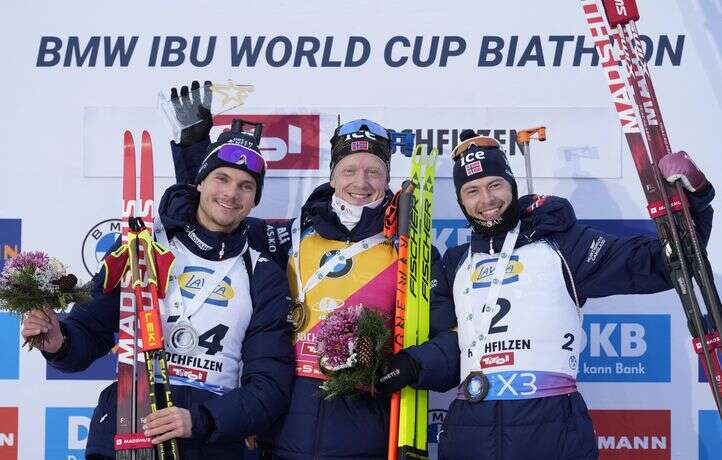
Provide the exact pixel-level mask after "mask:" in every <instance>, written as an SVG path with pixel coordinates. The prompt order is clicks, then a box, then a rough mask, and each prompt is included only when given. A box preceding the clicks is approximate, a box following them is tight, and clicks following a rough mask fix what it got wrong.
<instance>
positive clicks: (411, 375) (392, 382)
mask: <svg viewBox="0 0 722 460" xmlns="http://www.w3.org/2000/svg"><path fill="white" fill-rule="evenodd" d="M419 371H420V368H419V364H418V363H417V362H416V360H415V359H414V358H412V357H411V355H409V354H408V353H406V352H405V351H400V352H398V353H396V354H395V355H391V356H389V357H388V358H386V361H384V364H383V365H382V366H381V377H379V381H378V383H377V384H376V389H377V390H378V391H379V392H380V393H382V394H387V395H388V394H391V393H396V392H397V391H400V390H401V389H402V388H403V387H405V386H407V385H411V384H412V383H415V382H416V380H418V378H419Z"/></svg>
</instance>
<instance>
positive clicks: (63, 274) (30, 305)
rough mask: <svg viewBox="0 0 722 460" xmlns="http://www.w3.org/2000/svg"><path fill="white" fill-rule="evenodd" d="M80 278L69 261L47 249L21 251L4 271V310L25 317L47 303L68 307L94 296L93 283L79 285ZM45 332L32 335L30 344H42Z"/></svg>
mask: <svg viewBox="0 0 722 460" xmlns="http://www.w3.org/2000/svg"><path fill="white" fill-rule="evenodd" d="M77 284H78V278H76V277H75V275H73V274H68V273H67V269H66V267H65V265H63V263H62V262H60V261H59V260H58V259H56V258H54V257H49V256H48V255H47V254H45V253H44V252H40V251H37V252H21V253H19V254H18V255H16V256H15V257H13V258H12V259H10V260H8V261H7V262H6V263H5V267H4V268H3V270H2V272H1V273H0V310H4V311H7V312H10V313H13V314H15V315H17V316H18V317H19V318H20V321H23V319H24V318H25V315H26V314H27V313H29V312H31V311H32V310H40V311H43V308H44V307H48V308H51V309H53V310H55V311H58V312H60V311H65V309H66V308H67V307H68V305H69V304H70V303H72V302H82V301H85V300H88V299H89V298H90V286H89V285H85V286H82V287H76V286H77ZM44 340H45V334H39V335H36V336H33V337H31V338H30V339H28V342H27V343H29V344H30V348H31V349H32V347H33V346H38V345H41V344H42V343H43V342H44Z"/></svg>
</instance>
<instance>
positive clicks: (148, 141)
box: [142, 129, 151, 144]
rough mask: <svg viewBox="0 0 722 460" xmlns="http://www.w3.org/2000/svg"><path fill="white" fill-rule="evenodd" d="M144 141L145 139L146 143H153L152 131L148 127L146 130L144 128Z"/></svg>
mask: <svg viewBox="0 0 722 460" xmlns="http://www.w3.org/2000/svg"><path fill="white" fill-rule="evenodd" d="M142 141H143V143H144V144H146V143H148V144H150V143H151V140H150V133H149V132H148V130H147V129H144V130H143V134H142Z"/></svg>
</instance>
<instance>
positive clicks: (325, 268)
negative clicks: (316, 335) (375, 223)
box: [291, 218, 386, 303]
mask: <svg viewBox="0 0 722 460" xmlns="http://www.w3.org/2000/svg"><path fill="white" fill-rule="evenodd" d="M384 241H386V237H385V236H384V234H383V232H381V233H378V234H376V235H374V236H370V237H368V238H365V239H363V240H361V241H358V242H356V243H354V244H352V245H351V246H348V247H346V248H344V249H342V250H340V251H339V252H338V253H337V254H335V255H334V256H333V257H329V258H328V260H326V262H324V263H323V265H321V266H320V267H319V268H318V270H316V271H315V272H314V273H313V274H312V275H311V277H310V278H309V279H308V281H307V282H306V284H305V285H304V284H303V281H302V280H301V264H300V262H299V249H300V247H301V219H300V218H297V219H294V221H293V224H292V225H291V244H292V245H293V247H292V249H291V250H292V251H293V253H292V254H291V257H292V258H293V266H294V268H295V270H296V287H297V289H298V294H297V295H296V300H297V301H298V302H299V303H303V301H304V300H305V298H306V293H307V292H308V291H310V290H311V289H313V288H314V287H316V285H317V284H318V283H320V282H321V281H323V279H324V278H325V277H326V275H328V274H329V273H331V271H332V270H333V268H334V267H335V266H336V264H339V263H346V261H347V260H348V259H351V258H353V257H354V256H356V255H358V254H360V253H362V252H364V251H366V250H368V249H371V248H373V247H374V246H377V245H379V244H381V243H383V242H384ZM302 286H303V288H302Z"/></svg>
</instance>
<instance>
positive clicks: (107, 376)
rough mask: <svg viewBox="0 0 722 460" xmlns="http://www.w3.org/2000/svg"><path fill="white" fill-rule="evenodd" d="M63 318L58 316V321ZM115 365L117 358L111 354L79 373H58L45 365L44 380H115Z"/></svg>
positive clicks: (48, 365)
mask: <svg viewBox="0 0 722 460" xmlns="http://www.w3.org/2000/svg"><path fill="white" fill-rule="evenodd" d="M65 316H66V315H60V319H63V318H64V317H65ZM117 363H118V356H117V355H116V354H115V353H112V352H111V353H108V354H107V355H105V356H103V357H102V358H100V359H96V360H95V361H93V364H91V365H90V366H88V368H87V369H85V370H84V371H81V372H72V373H65V372H60V371H59V370H57V369H55V368H54V367H53V366H51V365H50V364H47V363H46V364H45V378H46V379H48V380H115V376H116V365H117Z"/></svg>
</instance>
